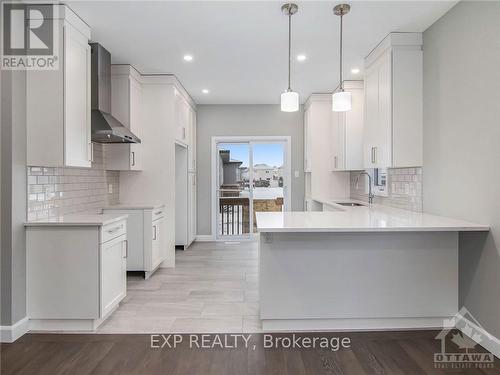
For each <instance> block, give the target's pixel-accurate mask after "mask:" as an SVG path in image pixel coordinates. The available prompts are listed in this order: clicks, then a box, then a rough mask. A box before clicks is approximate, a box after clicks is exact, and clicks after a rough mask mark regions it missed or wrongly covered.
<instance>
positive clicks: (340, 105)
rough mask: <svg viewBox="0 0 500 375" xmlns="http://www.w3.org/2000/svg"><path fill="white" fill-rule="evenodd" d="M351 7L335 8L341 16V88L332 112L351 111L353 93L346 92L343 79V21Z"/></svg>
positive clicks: (334, 11)
mask: <svg viewBox="0 0 500 375" xmlns="http://www.w3.org/2000/svg"><path fill="white" fill-rule="evenodd" d="M349 10H351V6H350V5H349V4H339V5H337V6H335V8H333V13H334V14H335V15H336V16H340V88H339V91H338V92H336V93H334V94H333V96H332V111H334V112H347V111H350V110H351V93H350V92H345V91H344V79H343V77H342V57H343V56H342V27H343V24H342V21H343V17H344V15H346V14H347V13H349Z"/></svg>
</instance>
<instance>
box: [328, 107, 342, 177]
mask: <svg viewBox="0 0 500 375" xmlns="http://www.w3.org/2000/svg"><path fill="white" fill-rule="evenodd" d="M331 162H332V170H334V171H342V170H344V169H345V114H344V113H342V112H332V160H331Z"/></svg>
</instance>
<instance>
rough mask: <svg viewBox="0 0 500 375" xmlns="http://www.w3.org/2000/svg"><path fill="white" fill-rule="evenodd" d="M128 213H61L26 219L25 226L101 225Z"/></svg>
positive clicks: (122, 217)
mask: <svg viewBox="0 0 500 375" xmlns="http://www.w3.org/2000/svg"><path fill="white" fill-rule="evenodd" d="M127 217H128V215H110V214H105V215H100V214H90V213H89V214H85V213H83V214H70V215H61V216H57V217H54V218H50V219H43V220H36V221H28V222H26V223H24V226H26V227H41V226H49V227H51V226H103V225H108V224H112V223H115V222H117V221H120V220H124V219H126V218H127Z"/></svg>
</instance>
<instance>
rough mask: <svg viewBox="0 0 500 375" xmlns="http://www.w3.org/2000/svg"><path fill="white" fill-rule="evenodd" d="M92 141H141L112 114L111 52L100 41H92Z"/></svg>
mask: <svg viewBox="0 0 500 375" xmlns="http://www.w3.org/2000/svg"><path fill="white" fill-rule="evenodd" d="M90 47H91V51H92V57H91V85H92V87H91V93H92V100H91V109H92V111H91V124H92V137H91V138H92V141H93V142H99V143H141V140H140V139H139V138H138V137H136V136H135V135H134V134H133V133H132V132H131V131H130V130H129V129H128V128H127V127H125V126H124V125H123V124H122V123H121V122H120V121H118V120H117V119H116V118H114V117H113V116H111V114H110V112H111V54H110V53H109V52H108V51H107V50H106V49H105V48H104V47H103V46H101V45H100V44H99V43H90Z"/></svg>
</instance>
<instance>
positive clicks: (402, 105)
mask: <svg viewBox="0 0 500 375" xmlns="http://www.w3.org/2000/svg"><path fill="white" fill-rule="evenodd" d="M422 67H423V65H422V34H421V33H391V34H389V35H388V36H387V37H386V38H385V39H384V40H383V41H382V42H381V43H380V44H379V45H378V46H377V48H375V49H374V50H373V51H372V52H371V53H370V55H368V57H367V58H366V60H365V119H364V132H363V135H364V136H363V166H364V167H365V168H382V167H393V168H400V167H415V166H421V165H422V127H423V120H422V85H423V83H422V82H423V72H422Z"/></svg>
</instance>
